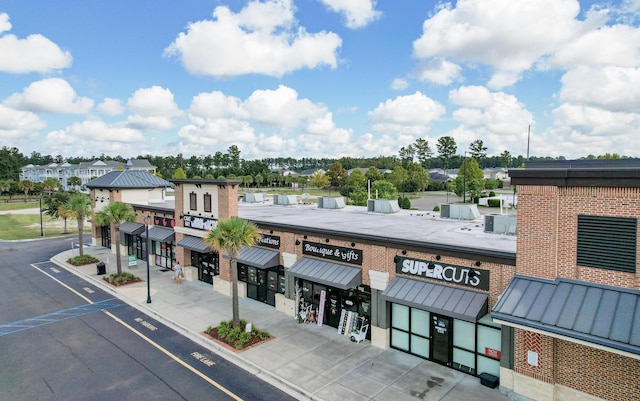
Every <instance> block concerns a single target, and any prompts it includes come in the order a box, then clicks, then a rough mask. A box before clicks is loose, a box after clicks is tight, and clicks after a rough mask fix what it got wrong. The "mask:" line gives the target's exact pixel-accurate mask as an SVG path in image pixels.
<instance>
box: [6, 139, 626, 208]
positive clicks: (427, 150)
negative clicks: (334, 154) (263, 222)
mask: <svg viewBox="0 0 640 401" xmlns="http://www.w3.org/2000/svg"><path fill="white" fill-rule="evenodd" d="M468 157H471V158H473V159H474V160H475V161H476V162H477V164H478V167H479V168H480V169H484V168H495V167H504V168H512V167H521V166H523V165H524V163H525V162H526V160H527V159H526V157H524V156H522V155H519V156H512V155H511V153H510V152H509V151H508V150H504V151H503V152H502V153H501V154H500V155H498V156H488V155H487V148H486V146H484V143H483V141H482V140H476V141H474V142H472V143H471V144H470V146H469V149H468V150H467V151H463V152H459V151H458V147H457V144H456V142H455V140H454V138H453V137H450V136H443V137H440V138H439V139H438V140H437V142H436V143H435V144H433V146H432V144H430V143H429V141H427V140H425V139H423V138H418V139H417V140H416V141H415V142H414V143H412V144H408V145H406V146H403V147H402V148H400V150H399V151H398V154H397V155H390V156H377V157H341V158H313V157H304V158H293V157H269V158H263V159H256V160H246V159H243V158H241V152H240V150H239V148H238V147H237V146H236V145H232V146H230V147H229V148H228V149H227V151H226V152H224V153H223V152H221V151H217V152H215V153H213V154H208V155H204V156H195V155H194V156H190V157H185V156H183V155H182V154H181V153H178V154H177V155H175V156H174V155H169V156H154V155H150V154H147V155H139V156H137V157H136V158H138V159H147V160H148V161H149V163H151V164H152V165H153V166H156V169H157V174H158V176H161V177H164V178H167V179H170V178H208V179H214V178H215V179H221V178H239V179H241V180H242V181H243V184H244V185H246V186H252V185H253V186H261V185H270V186H273V185H275V186H282V185H289V184H291V183H293V182H295V181H296V180H298V181H304V180H305V179H300V178H296V177H295V176H291V175H286V174H282V171H284V170H289V171H294V172H297V173H302V172H305V171H307V170H317V169H322V170H325V171H328V170H329V168H330V167H331V166H332V165H333V164H334V163H339V164H340V165H341V166H342V167H343V168H344V169H346V170H352V169H354V168H365V169H368V168H370V167H374V168H376V169H378V170H389V171H392V172H395V174H396V175H399V174H400V172H401V171H404V172H405V173H404V174H405V178H407V176H410V177H409V178H408V179H407V180H406V181H405V180H402V181H403V182H404V185H409V186H410V187H411V186H412V185H413V186H415V185H414V184H412V182H416V181H417V182H418V186H420V185H419V184H420V180H419V179H417V178H416V177H417V176H419V174H418V173H419V171H418V172H416V171H415V170H416V169H417V166H418V165H419V166H421V167H422V169H424V170H426V171H428V170H430V169H444V170H448V169H459V168H460V167H461V166H462V165H463V163H464V161H465V160H466V159H467V158H468ZM618 158H626V156H620V155H618V154H615V153H614V154H608V153H607V154H604V155H601V156H593V155H589V156H586V157H584V158H582V159H618ZM564 159H565V158H564V157H556V158H552V157H530V158H529V160H564ZM95 160H102V161H107V160H115V161H119V162H122V163H126V162H127V159H126V158H124V157H122V156H107V155H105V154H104V153H103V154H101V155H100V156H91V157H66V158H65V157H63V156H62V155H57V156H51V155H42V154H41V153H39V152H35V151H34V152H32V153H31V154H30V155H29V156H26V155H24V154H22V153H21V152H20V150H19V149H17V148H15V147H13V148H9V147H7V146H4V147H3V148H2V149H0V195H2V194H3V193H7V194H9V195H15V194H19V193H24V194H25V195H27V194H28V193H42V192H43V187H44V185H42V184H43V183H34V185H33V186H32V184H29V183H27V182H25V183H22V184H21V183H20V179H19V177H20V170H21V168H22V167H23V166H25V165H28V164H33V165H39V166H41V165H47V164H50V163H58V164H60V163H64V162H68V163H70V164H78V163H80V162H88V161H95ZM410 163H412V164H410ZM398 167H400V169H401V170H397V168H398ZM410 170H411V171H410ZM410 172H413V174H410ZM420 174H421V173H420ZM74 178H77V177H74ZM392 178H393V179H395V180H396V181H397V178H394V177H392ZM299 183H300V184H302V185H305V184H306V183H305V182H299ZM405 189H406V188H405ZM409 192H411V191H409Z"/></svg>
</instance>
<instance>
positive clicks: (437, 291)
mask: <svg viewBox="0 0 640 401" xmlns="http://www.w3.org/2000/svg"><path fill="white" fill-rule="evenodd" d="M382 298H383V299H385V300H387V301H389V302H393V303H397V304H402V305H406V306H411V307H413V308H418V309H423V310H427V311H429V312H433V313H437V314H439V315H444V316H451V317H454V318H456V319H460V320H465V321H467V322H473V323H476V322H477V321H478V319H480V318H481V317H482V316H484V315H486V314H487V312H488V302H489V301H488V300H489V296H488V295H487V294H485V293H482V292H477V291H472V290H465V289H462V288H457V287H450V286H448V285H442V284H435V283H431V282H426V281H420V280H412V279H408V278H404V277H396V278H395V279H394V280H393V281H392V282H391V284H389V286H388V287H387V288H386V289H385V290H384V291H383V292H382Z"/></svg>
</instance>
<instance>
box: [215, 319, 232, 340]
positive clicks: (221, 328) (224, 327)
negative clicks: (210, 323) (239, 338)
mask: <svg viewBox="0 0 640 401" xmlns="http://www.w3.org/2000/svg"><path fill="white" fill-rule="evenodd" d="M229 330H231V324H230V323H229V322H225V321H222V322H220V324H219V325H218V338H221V339H222V338H225V337H226V336H227V334H229Z"/></svg>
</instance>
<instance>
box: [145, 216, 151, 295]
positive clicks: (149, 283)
mask: <svg viewBox="0 0 640 401" xmlns="http://www.w3.org/2000/svg"><path fill="white" fill-rule="evenodd" d="M148 218H149V216H146V217H145V218H144V233H145V238H144V240H145V249H146V254H147V303H148V304H150V303H151V282H150V281H149V263H150V261H149V223H148V222H147V219H148Z"/></svg>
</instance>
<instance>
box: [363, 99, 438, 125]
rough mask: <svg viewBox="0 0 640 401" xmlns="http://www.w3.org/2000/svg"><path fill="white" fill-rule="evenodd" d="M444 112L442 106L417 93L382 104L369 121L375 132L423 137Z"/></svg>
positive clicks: (371, 113)
mask: <svg viewBox="0 0 640 401" xmlns="http://www.w3.org/2000/svg"><path fill="white" fill-rule="evenodd" d="M444 112H445V108H444V106H443V105H442V104H440V103H438V102H436V101H435V100H433V99H431V98H429V97H428V96H426V95H423V94H422V93H421V92H416V93H414V94H413V95H407V96H398V97H396V98H395V99H393V100H391V99H387V100H386V101H385V102H384V103H380V104H379V105H378V107H376V108H375V109H374V110H373V111H370V112H369V120H370V121H371V123H372V124H373V129H374V130H375V131H381V132H387V133H394V132H395V133H405V134H412V135H422V134H424V133H425V132H427V131H428V130H429V127H430V125H431V123H433V122H434V121H436V120H438V119H439V118H440V117H441V116H442V114H444Z"/></svg>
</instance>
